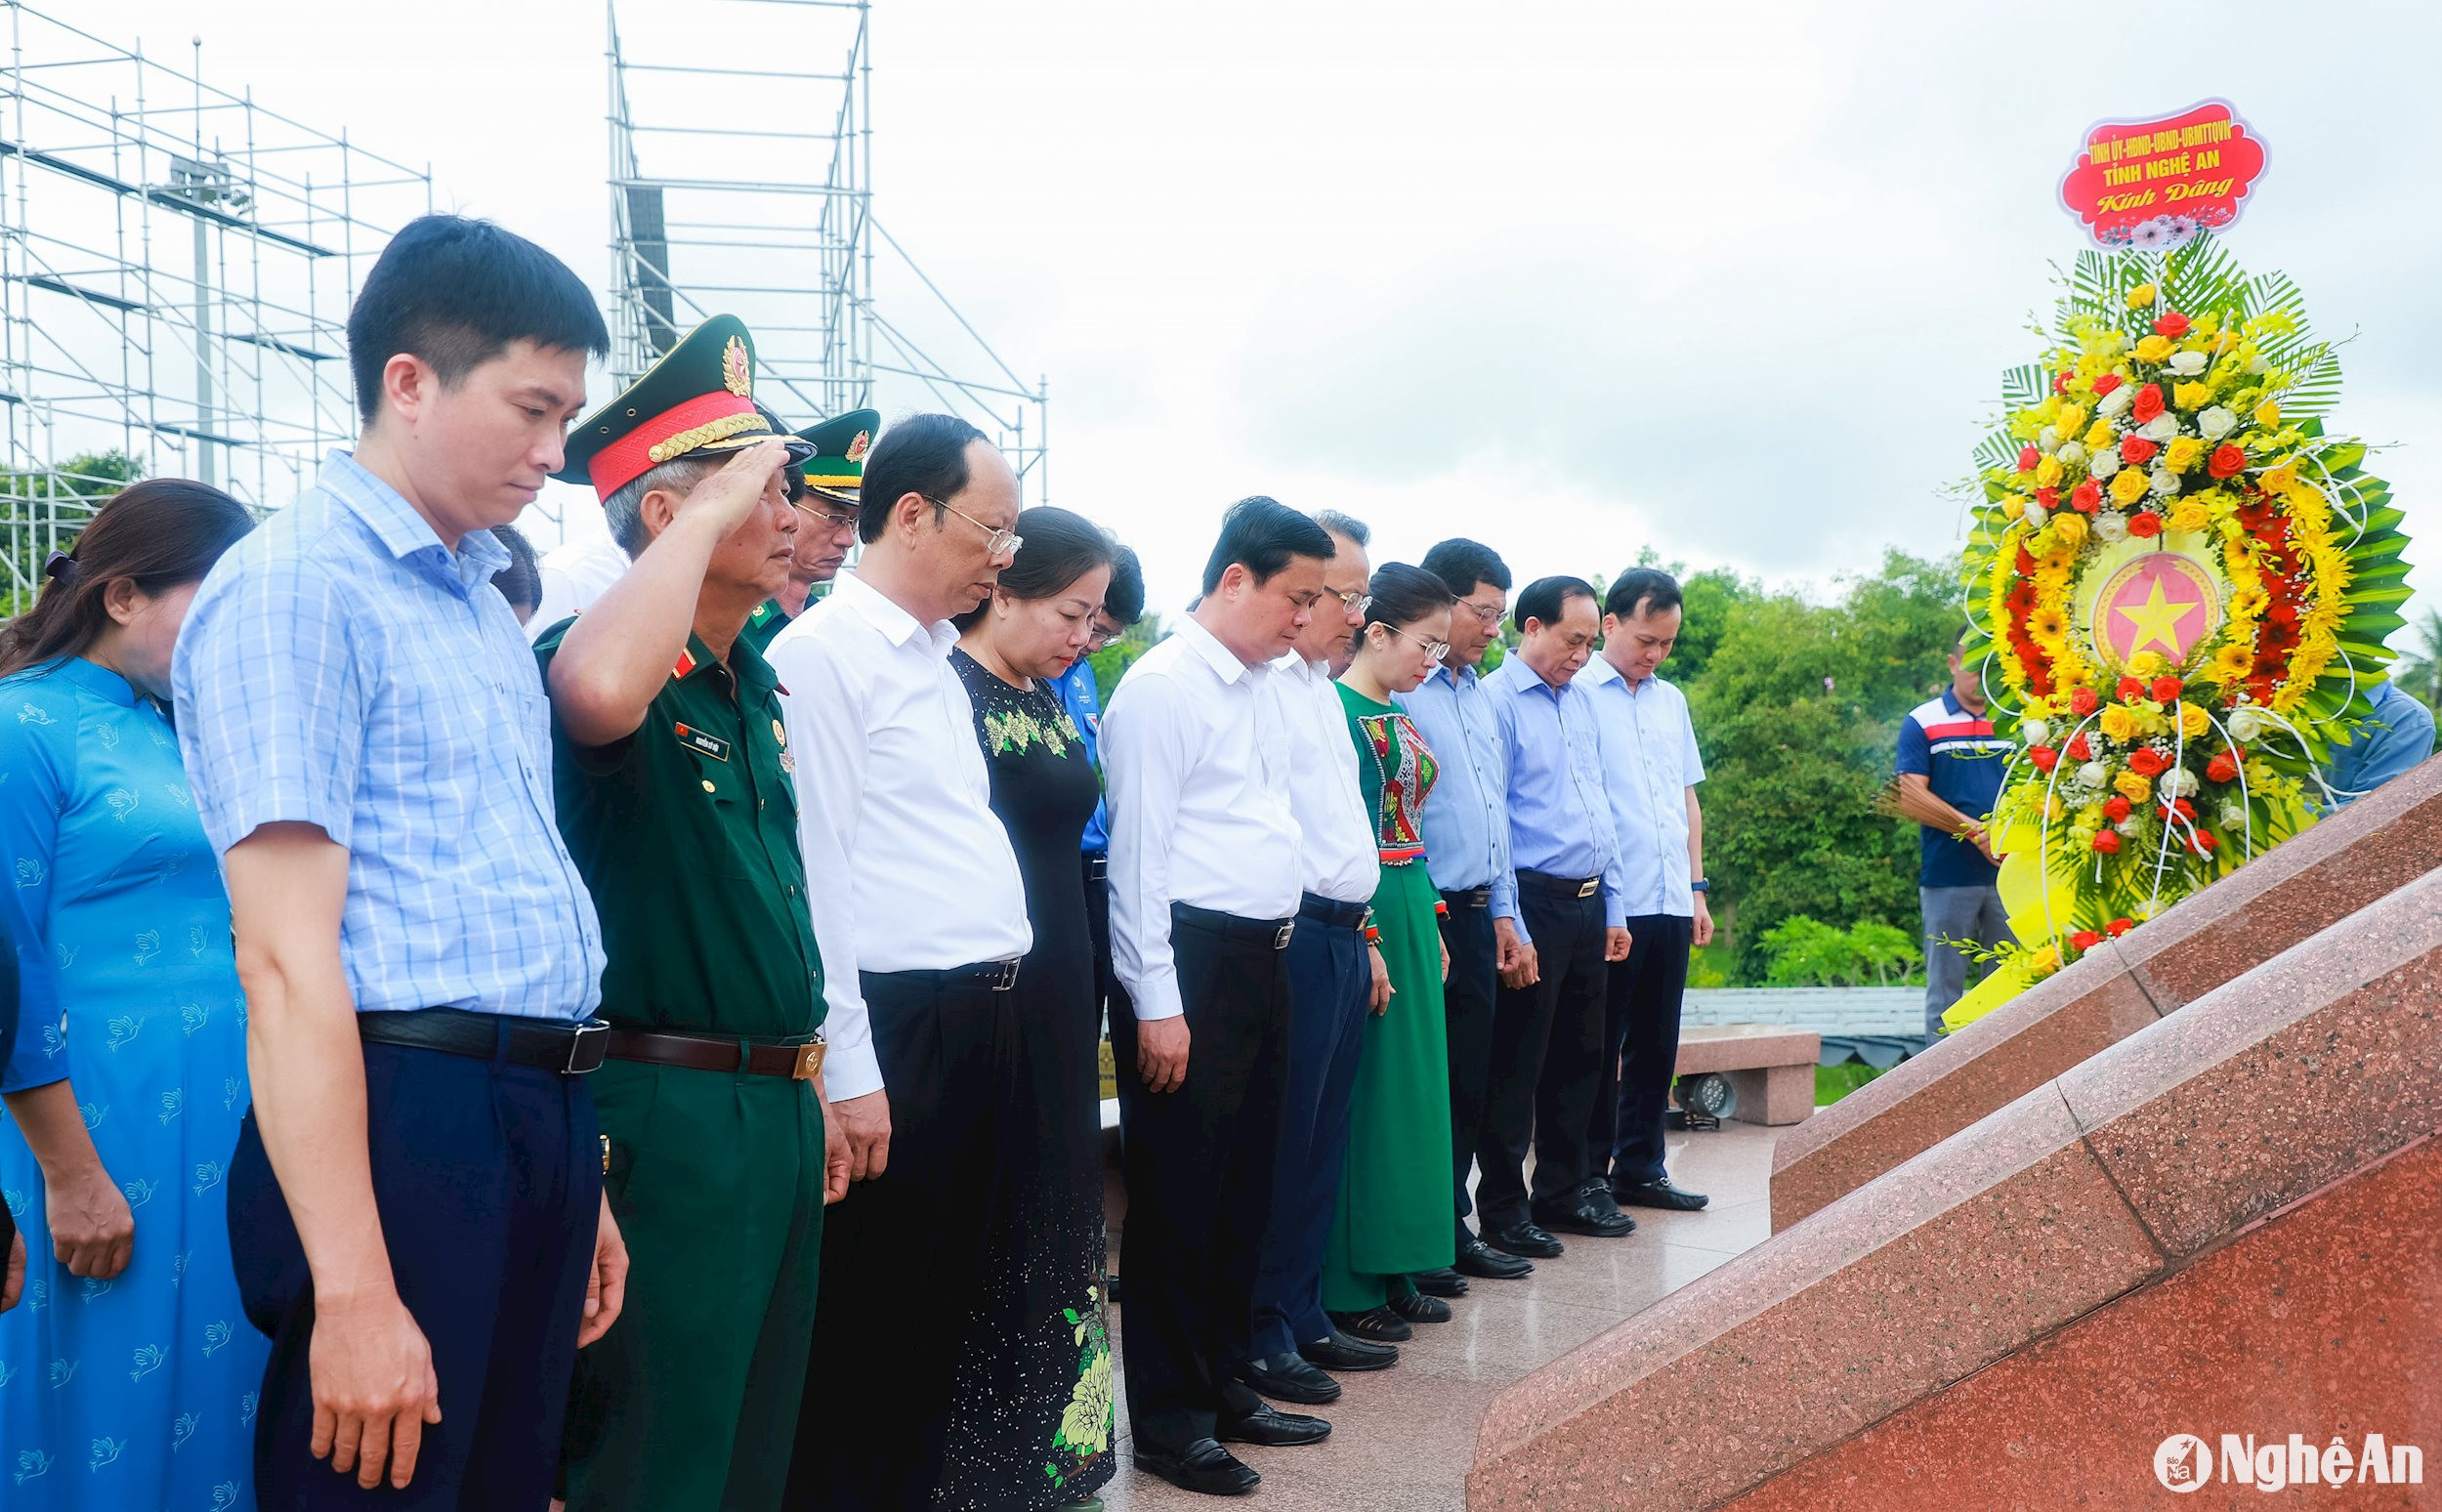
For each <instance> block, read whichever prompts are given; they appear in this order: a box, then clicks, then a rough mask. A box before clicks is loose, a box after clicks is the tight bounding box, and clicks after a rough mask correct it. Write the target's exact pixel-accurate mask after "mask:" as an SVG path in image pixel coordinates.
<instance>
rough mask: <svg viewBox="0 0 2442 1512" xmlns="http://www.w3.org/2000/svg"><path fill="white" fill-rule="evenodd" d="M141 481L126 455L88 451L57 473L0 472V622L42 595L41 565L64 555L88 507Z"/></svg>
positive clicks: (141, 472) (139, 466)
mask: <svg viewBox="0 0 2442 1512" xmlns="http://www.w3.org/2000/svg"><path fill="white" fill-rule="evenodd" d="M144 476H145V466H144V463H143V462H141V461H139V460H138V459H136V458H135V457H133V456H130V455H129V454H128V453H126V452H124V451H88V452H80V453H78V454H77V455H75V456H72V457H70V458H68V459H67V460H66V461H65V462H63V463H61V464H60V465H59V466H57V467H51V468H40V469H33V470H28V471H25V472H9V471H0V619H6V618H10V617H12V616H14V615H17V614H20V613H22V612H23V611H24V610H25V609H27V608H29V607H30V606H31V605H32V604H33V602H34V599H35V597H36V596H37V595H38V594H40V593H41V591H42V583H43V570H42V569H43V561H44V559H45V558H47V557H49V556H50V554H51V553H52V552H53V551H54V550H55V549H56V550H66V549H68V546H69V544H70V542H71V541H72V539H73V537H74V535H75V532H76V531H77V530H78V529H80V528H82V525H83V522H84V519H85V517H87V516H89V515H91V514H92V513H93V511H92V509H91V508H90V507H88V506H90V505H92V504H95V503H99V502H100V501H101V500H103V499H106V498H108V497H109V496H110V495H111V494H113V493H116V492H118V491H119V489H121V488H123V487H125V486H126V485H127V484H129V483H133V482H135V481H136V480H137V479H139V478H142V477H144Z"/></svg>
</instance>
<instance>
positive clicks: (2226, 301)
mask: <svg viewBox="0 0 2442 1512" xmlns="http://www.w3.org/2000/svg"><path fill="white" fill-rule="evenodd" d="M2066 282H2067V286H2068V287H2067V292H2066V293H2065V295H2064V296H2063V297H2062V299H2061V302H2060V307H2059V311H2058V315H2057V317H2056V320H2055V323H2054V328H2053V331H2052V335H2053V336H2054V337H2055V338H2056V340H2057V342H2058V345H2057V346H2055V347H2054V348H2053V350H2052V351H2051V352H2050V354H2049V355H2048V356H2047V357H2045V358H2044V360H2043V361H2042V363H2040V364H2036V365H2031V366H2027V367H2021V368H2017V369H2014V370H2012V371H2011V372H2009V373H2007V374H2005V375H2004V376H2003V390H2002V392H2003V401H2004V404H2005V405H2006V407H2007V409H2008V414H2007V417H2006V420H2005V422H2004V424H2003V427H2002V429H2001V430H2000V431H1999V432H1997V433H1996V434H1995V435H1994V436H1992V437H1991V438H1989V439H1988V440H1987V441H1985V442H1984V444H1983V446H1982V447H1980V448H1979V449H1978V451H1977V453H1976V460H1977V464H1978V467H1979V470H1980V473H1981V481H1982V485H1983V486H1982V491H1983V504H1982V505H1981V507H1979V508H1978V509H1977V511H1976V517H1975V524H1974V527H1973V530H1972V532H1971V534H1970V536H1969V540H1968V544H1967V550H1966V561H1965V581H1966V584H1967V612H1968V619H1969V621H1970V623H1971V626H1972V629H1971V631H1970V634H1969V638H1968V644H1967V645H1966V647H1965V649H1964V652H1965V655H1966V658H1967V664H1969V665H1977V664H1978V663H1979V662H1980V663H1981V665H1982V667H1983V673H1984V680H1985V685H1986V690H1987V692H1988V693H1989V694H1990V695H1991V696H1992V699H1993V706H1994V721H1995V724H1996V727H1997V728H1999V729H2000V730H2001V731H2002V732H2003V733H2004V734H2013V735H2015V736H2016V738H2017V740H2018V743H2019V748H2018V750H2017V751H2016V752H2014V753H2013V754H2012V756H2011V757H2010V758H2009V767H2008V770H2007V771H2006V773H2005V774H2004V777H2003V782H2002V791H2001V796H2000V802H1999V804H1998V805H1997V806H1996V808H1995V811H1994V815H1993V822H1992V825H1991V834H1992V838H1993V843H1994V848H1995V850H1996V851H1998V852H2001V853H2004V855H2005V859H2004V861H2003V864H2002V870H2001V887H2002V895H2003V900H2004V903H2005V904H2006V905H2007V906H2008V908H2009V911H2010V921H2011V925H2012V927H2013V930H2014V932H2015V933H2016V934H2017V936H2018V939H2019V941H2020V945H2018V946H2016V947H2015V948H2008V949H2005V950H2004V952H2003V958H2002V960H2001V961H2000V969H1999V970H1997V971H1996V972H1995V973H1994V975H1993V976H1992V977H1991V978H1990V979H1989V980H1988V981H1987V982H1986V983H1985V984H1984V985H1983V986H1981V987H1979V988H1978V989H1977V990H1976V991H1975V992H1974V993H1971V994H1969V996H1968V997H1966V998H1964V999H1962V1000H1961V1001H1960V1004H1959V1006H1958V1009H1956V1010H1954V1013H1953V1016H1952V1020H1951V1022H1952V1023H1953V1025H1954V1026H1956V1025H1958V1024H1961V1023H1964V1022H1967V1021H1969V1020H1971V1019H1974V1018H1976V1017H1978V1016H1980V1015H1981V1014H1982V1013H1985V1012H1989V1011H1990V1010H1991V1009H1992V1008H1993V1007H1995V1006H1998V1005H1999V1004H2000V1002H2002V1001H2004V1000H2006V999H2007V998H2008V997H2009V996H2010V995H2012V994H2013V993H2014V992H2016V991H2017V990H2019V989H2021V988H2023V987H2025V986H2027V985H2028V984H2030V983H2032V982H2035V981H2037V980H2040V979H2041V978H2042V977H2045V976H2048V975H2049V974H2051V973H2052V972H2054V971H2056V970H2058V969H2059V968H2060V967H2061V966H2062V965H2063V964H2065V963H2067V962H2069V961H2072V960H2075V959H2077V958H2078V957H2079V956H2080V955H2081V954H2083V953H2084V952H2085V951H2086V950H2089V949H2092V948H2093V947H2094V946H2095V945H2098V944H2099V943H2101V942H2102V941H2103V940H2104V939H2105V938H2107V937H2113V936H2118V935H2121V934H2125V933H2126V932H2127V931H2128V930H2129V929H2131V928H2134V927H2135V926H2136V924H2138V923H2139V922H2141V921H2143V920H2145V919H2147V918H2149V917H2151V916H2152V915H2154V914H2155V913H2157V912H2159V911H2161V910H2162V909H2163V908H2165V907H2167V906H2168V905H2169V904H2170V903H2173V902H2175V901H2177V900H2178V899H2180V898H2182V897H2185V896H2186V895H2187V894H2189V893H2191V892H2194V891H2195V890H2196V889H2198V888H2201V887H2203V886H2205V885H2206V884H2207V883H2209V882H2210V881H2212V880H2213V879H2214V878H2216V877H2219V876H2222V875H2223V874H2225V873H2227V872H2229V871H2231V870H2232V869H2234V868H2235V867H2237V866H2239V865H2240V864H2242V863H2243V862H2245V861H2248V860H2249V859H2250V858H2252V857H2253V856H2255V855H2257V854H2258V853H2260V852H2261V851H2263V850H2264V849H2265V848H2266V847H2268V846H2270V845H2273V844H2276V843H2278V842H2279V841H2281V840H2284V839H2286V838H2288V837H2289V836H2290V835H2292V834H2295V832H2296V831H2297V830H2299V829H2301V828H2303V827H2305V826H2306V825H2307V824H2309V823H2311V822H2313V815H2314V809H2315V806H2316V803H2317V801H2318V800H2319V799H2320V800H2326V801H2328V800H2329V799H2330V798H2331V797H2332V796H2334V795H2333V794H2332V793H2331V791H2330V789H2328V788H2327V787H2325V786H2324V785H2323V779H2322V777H2321V775H2320V768H2321V766H2322V765H2323V763H2324V762H2325V761H2326V760H2327V758H2328V757H2329V755H2330V750H2331V747H2332V746H2333V745H2335V744H2346V743H2348V742H2349V740H2350V739H2351V738H2352V735H2353V732H2354V731H2355V729H2356V726H2357V722H2358V720H2359V719H2360V717H2362V716H2363V715H2364V714H2365V713H2366V712H2367V709H2368V703H2369V699H2368V694H2369V693H2370V690H2371V689H2372V687H2373V685H2374V684H2375V683H2376V682H2378V681H2379V679H2380V677H2381V675H2382V672H2381V668H2382V665H2383V663H2384V662H2385V661H2387V660H2388V659H2389V657H2390V652H2389V651H2387V650H2386V649H2385V648H2384V646H2383V639H2384V637H2386V636H2388V635H2389V634H2390V633H2391V632H2392V631H2394V630H2396V629H2398V628H2399V627H2400V625H2401V623H2402V620H2401V616H2400V612H2399V610H2400V608H2401V606H2402V605H2403V604H2404V603H2405V602H2406V601H2407V598H2408V587H2407V583H2406V576H2407V571H2408V568H2407V565H2406V564H2405V563H2404V562H2403V561H2402V560H2401V556H2400V552H2401V547H2402V546H2403V544H2404V541H2403V539H2402V537H2401V535H2400V532H2399V523H2400V519H2401V517H2400V514H2399V512H2398V511H2397V510H2395V509H2393V508H2391V506H2390V491H2389V489H2388V488H2387V487H2386V486H2385V485H2384V483H2382V482H2381V480H2379V479H2377V478H2374V477H2371V476H2369V475H2367V474H2366V473H2365V472H2363V471H2362V470H2361V464H2362V463H2363V462H2364V460H2365V458H2366V454H2367V448H2366V446H2365V444H2364V443H2363V442H2360V441H2354V440H2346V439H2340V438H2336V437H2332V436H2327V435H2326V434H2325V433H2324V428H2323V420H2322V417H2323V415H2324V414H2325V413H2326V411H2328V410H2329V409H2330V407H2331V406H2332V404H2333V402H2334V401H2335V400H2336V399H2337V398H2338V395H2339V389H2340V372H2339V360H2338V357H2337V355H2336V353H2335V351H2334V349H2333V346H2332V344H2331V343H2329V342H2321V341H2317V340H2316V339H2315V338H2314V337H2313V335H2312V334H2311V333H2310V332H2309V330H2308V328H2307V325H2306V320H2305V315H2304V309H2303V306H2304V301H2303V299H2302V298H2301V296H2300V295H2299V293H2298V290H2297V287H2296V285H2295V284H2293V283H2292V282H2291V281H2290V280H2289V279H2288V278H2286V277H2284V276H2282V275H2281V274H2279V273H2268V274H2265V275H2263V276H2261V277H2255V278H2250V277H2249V276H2248V275H2247V274H2246V273H2244V272H2243V271H2242V270H2241V269H2240V268H2239V267H2238V266H2237V264H2236V262H2235V261H2234V260H2233V259H2232V258H2231V257H2230V255H2229V254H2228V253H2227V252H2226V251H2224V250H2222V249H2221V248H2220V247H2219V246H2218V245H2216V244H2215V243H2213V241H2212V240H2211V238H2210V236H2208V235H2199V236H2197V237H2196V238H2195V239H2194V240H2192V241H2189V242H2186V243H2185V244H2183V245H2181V246H2179V247H2177V248H2176V249H2175V250H2173V251H2171V252H2169V253H2168V254H2167V255H2164V254H2157V253H2149V252H2143V251H2132V252H2124V253H2117V254H2112V255H2106V254H2103V253H2100V252H2088V253H2085V254H2084V255H2082V256H2081V257H2080V258H2079V259H2078V262H2077V265H2076V267H2075V268H2074V269H2073V270H2072V271H2071V273H2069V275H2068V277H2067V279H2066Z"/></svg>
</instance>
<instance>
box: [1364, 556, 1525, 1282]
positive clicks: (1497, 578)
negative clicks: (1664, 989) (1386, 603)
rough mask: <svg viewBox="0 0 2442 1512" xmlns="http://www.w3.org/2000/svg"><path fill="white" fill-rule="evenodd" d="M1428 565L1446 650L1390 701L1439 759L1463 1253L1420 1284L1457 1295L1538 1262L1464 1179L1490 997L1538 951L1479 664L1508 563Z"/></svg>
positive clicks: (1439, 866)
mask: <svg viewBox="0 0 2442 1512" xmlns="http://www.w3.org/2000/svg"><path fill="white" fill-rule="evenodd" d="M1423 566H1424V569H1425V570H1426V571H1428V572H1431V573H1433V574H1434V575H1435V576H1437V577H1439V578H1441V580H1442V581H1443V582H1444V583H1446V584H1448V585H1449V587H1450V591H1451V592H1453V593H1454V594H1456V595H1458V606H1457V608H1456V609H1453V610H1452V612H1451V616H1450V654H1449V655H1447V656H1445V657H1444V658H1443V659H1442V664H1441V665H1440V666H1438V667H1435V668H1434V669H1433V671H1432V672H1431V673H1429V674H1427V675H1426V677H1425V680H1424V681H1423V682H1422V683H1421V684H1419V685H1417V687H1416V689H1415V691H1414V692H1412V693H1395V694H1393V695H1392V701H1394V702H1395V703H1397V704H1398V705H1399V706H1400V708H1402V709H1403V710H1405V711H1406V712H1407V714H1408V717H1409V718H1410V719H1411V720H1413V721H1415V725H1416V730H1417V733H1418V734H1420V735H1423V736H1424V742H1425V744H1426V745H1428V746H1430V747H1432V750H1433V755H1434V757H1435V759H1436V760H1437V761H1438V762H1439V763H1440V765H1441V777H1440V779H1439V780H1438V781H1437V782H1435V784H1434V787H1433V801H1432V802H1431V803H1428V804H1426V805H1425V806H1424V814H1423V824H1424V861H1425V866H1426V868H1427V869H1428V871H1429V872H1430V873H1431V875H1432V878H1433V886H1434V888H1435V889H1436V890H1437V891H1439V892H1440V893H1441V895H1442V903H1443V905H1444V906H1445V907H1446V908H1447V909H1448V911H1447V912H1446V913H1444V914H1443V915H1442V943H1443V944H1444V945H1447V946H1448V947H1449V949H1450V976H1449V977H1448V978H1447V979H1446V980H1445V981H1444V982H1443V984H1442V1005H1443V1013H1444V1016H1445V1018H1446V1020H1447V1022H1448V1024H1449V1032H1450V1140H1451V1178H1452V1197H1453V1203H1454V1205H1455V1217H1456V1222H1457V1226H1458V1236H1457V1238H1458V1260H1457V1265H1456V1268H1455V1271H1453V1272H1449V1273H1443V1272H1434V1273H1428V1274H1427V1275H1424V1276H1420V1277H1418V1278H1417V1279H1416V1284H1417V1285H1418V1286H1419V1287H1420V1288H1422V1289H1423V1290H1425V1291H1427V1292H1428V1293H1431V1294H1434V1295H1439V1296H1456V1295H1459V1294H1461V1293H1463V1292H1464V1291H1465V1290H1466V1287H1467V1282H1466V1281H1465V1279H1464V1278H1465V1277H1467V1276H1474V1277H1480V1278H1484V1279H1487V1280H1494V1281H1515V1280H1517V1279H1518V1278H1519V1277H1522V1276H1525V1275H1527V1274H1528V1273H1529V1272H1531V1271H1533V1270H1534V1269H1535V1263H1534V1262H1533V1261H1531V1260H1528V1259H1525V1258H1523V1257H1522V1256H1518V1255H1512V1254H1507V1253H1504V1252H1503V1251H1501V1250H1497V1249H1495V1248H1493V1247H1492V1246H1491V1245H1489V1244H1487V1243H1485V1242H1484V1240H1483V1239H1481V1238H1479V1237H1478V1236H1477V1235H1476V1234H1475V1232H1474V1231H1473V1230H1471V1229H1469V1228H1468V1227H1467V1218H1468V1215H1469V1214H1471V1213H1472V1212H1474V1210H1475V1204H1474V1202H1473V1200H1472V1199H1471V1198H1470V1197H1468V1194H1467V1176H1468V1173H1469V1172H1471V1171H1473V1170H1474V1169H1475V1147H1476V1139H1477V1136H1478V1135H1479V1134H1480V1133H1481V1132H1482V1130H1483V1120H1484V1099H1485V1092H1486V1087H1487V1077H1488V1076H1489V1075H1490V1073H1491V1067H1492V1050H1493V1001H1494V996H1495V993H1496V992H1497V991H1498V990H1499V987H1500V978H1501V973H1503V972H1512V973H1515V972H1517V971H1519V970H1521V969H1522V968H1523V967H1525V966H1526V965H1527V964H1528V963H1530V962H1531V961H1532V960H1533V959H1534V947H1533V946H1532V945H1528V944H1527V943H1526V942H1525V940H1524V939H1522V938H1521V937H1520V936H1519V934H1518V927H1517V921H1516V906H1517V879H1516V877H1515V876H1514V875H1513V874H1512V873H1511V871H1510V867H1509V767H1508V758H1507V756H1506V754H1505V748H1504V747H1503V745H1502V743H1501V734H1500V725H1499V721H1498V720H1497V718H1496V717H1495V714H1494V712H1493V704H1492V695H1491V694H1490V693H1487V692H1486V691H1485V689H1484V685H1483V682H1482V679H1481V677H1480V676H1479V673H1478V670H1477V669H1478V668H1480V667H1481V666H1482V665H1483V663H1484V657H1485V653H1486V651H1488V650H1489V649H1490V648H1491V646H1492V644H1493V642H1494V641H1495V640H1497V639H1498V638H1499V636H1500V622H1501V618H1502V616H1503V615H1505V614H1506V613H1507V612H1508V610H1509V567H1508V565H1507V564H1506V563H1504V562H1502V561H1501V559H1500V557H1499V555H1498V554H1497V553H1496V552H1495V551H1494V550H1493V549H1492V548H1491V547H1490V546H1486V545H1483V544H1481V543H1480V542H1476V541H1471V540H1468V539H1466V538H1464V537H1463V536H1461V537H1455V538H1453V539H1451V540H1447V541H1443V542H1441V543H1440V544H1439V545H1437V546H1435V547H1434V548H1433V549H1432V550H1431V551H1428V552H1426V553H1425V554H1424V563H1423ZM1496 903H1497V904H1499V906H1497V907H1496V906H1495V904H1496ZM1459 1273H1463V1275H1462V1274H1459Z"/></svg>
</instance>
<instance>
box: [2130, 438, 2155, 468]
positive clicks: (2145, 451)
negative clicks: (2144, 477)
mask: <svg viewBox="0 0 2442 1512" xmlns="http://www.w3.org/2000/svg"><path fill="white" fill-rule="evenodd" d="M2160 450H2162V448H2161V447H2160V446H2157V445H2155V444H2154V443H2153V442H2152V441H2147V440H2146V439H2145V438H2144V437H2142V436H2124V437H2122V438H2121V440H2120V460H2121V461H2123V462H2125V463H2126V464H2127V465H2128V466H2130V467H2143V466H2144V465H2145V464H2146V463H2148V462H2151V461H2152V460H2154V453H2155V452H2157V451H2160Z"/></svg>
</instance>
